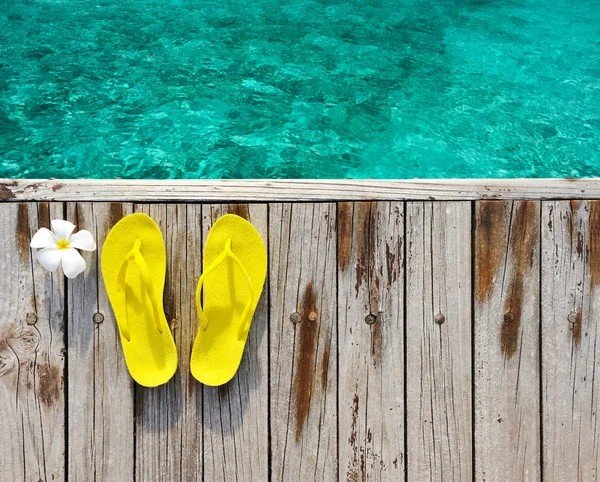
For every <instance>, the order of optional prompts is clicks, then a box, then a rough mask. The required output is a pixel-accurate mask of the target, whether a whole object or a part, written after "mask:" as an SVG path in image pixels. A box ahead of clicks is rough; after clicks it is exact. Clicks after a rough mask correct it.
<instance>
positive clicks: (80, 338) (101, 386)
mask: <svg viewBox="0 0 600 482" xmlns="http://www.w3.org/2000/svg"><path fill="white" fill-rule="evenodd" d="M132 211H133V205H131V204H120V203H112V204H111V203H69V204H68V205H67V218H66V219H68V220H69V221H71V222H72V223H73V224H75V225H76V226H77V228H76V229H87V230H88V231H90V232H91V233H92V235H93V236H94V239H95V240H96V244H97V250H96V251H94V252H87V251H81V255H82V256H83V257H84V259H85V261H86V264H87V269H86V270H85V272H84V273H82V274H81V275H79V276H78V277H77V278H76V279H74V280H71V281H70V282H69V283H68V299H69V304H68V310H67V314H68V334H69V339H68V356H69V358H68V368H69V370H68V376H69V378H68V423H69V426H68V443H67V446H68V462H69V466H68V475H69V479H71V480H90V479H91V478H95V479H96V480H103V481H107V482H108V481H114V482H127V481H132V480H133V475H134V450H133V446H134V439H133V431H134V425H133V416H134V415H133V380H132V379H131V377H130V376H129V372H128V371H127V366H126V365H125V359H124V357H123V350H122V348H121V340H120V338H119V333H118V329H117V324H116V322H115V318H114V314H113V311H112V308H111V307H110V302H109V301H108V296H107V294H106V289H105V288H104V281H103V279H102V273H101V268H100V259H101V256H102V247H103V245H104V240H105V238H106V235H107V234H108V232H109V230H110V229H111V228H112V226H114V225H115V224H116V223H117V222H118V221H119V220H120V219H121V218H122V217H123V216H126V215H127V214H129V213H131V212H132ZM61 217H62V216H61ZM97 313H99V314H101V315H102V316H103V321H102V322H101V323H96V322H94V315H96V314H97ZM96 321H98V319H97V318H96Z"/></svg>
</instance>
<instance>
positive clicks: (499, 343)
mask: <svg viewBox="0 0 600 482" xmlns="http://www.w3.org/2000/svg"><path fill="white" fill-rule="evenodd" d="M475 211H476V213H475V215H476V232H475V292H476V293H477V299H476V300H475V477H476V478H477V479H478V480H479V479H496V478H502V480H532V481H535V480H540V478H541V459H540V453H541V452H540V451H541V445H540V443H541V441H540V403H539V399H540V373H539V364H540V358H539V356H540V353H539V325H540V313H539V296H540V293H539V280H540V279H539V270H540V263H539V261H540V258H539V256H540V253H539V244H540V233H539V225H540V216H539V212H540V203H539V202H535V201H514V202H512V201H478V202H477V203H476V204H475Z"/></svg>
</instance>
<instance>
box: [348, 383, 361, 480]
mask: <svg viewBox="0 0 600 482" xmlns="http://www.w3.org/2000/svg"><path fill="white" fill-rule="evenodd" d="M357 423H358V395H357V394H356V393H355V394H354V398H353V399H352V424H351V425H350V437H349V438H348V444H350V447H352V453H353V460H352V463H351V465H350V467H349V470H348V472H347V473H346V480H347V481H352V482H357V481H358V470H357V469H356V465H357V463H358V446H357V445H356V435H357V429H356V427H357Z"/></svg>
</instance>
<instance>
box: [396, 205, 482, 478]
mask: <svg viewBox="0 0 600 482" xmlns="http://www.w3.org/2000/svg"><path fill="white" fill-rule="evenodd" d="M406 220H407V229H406V243H407V254H406V258H407V261H406V262H407V265H406V297H407V300H406V301H407V305H406V311H407V313H406V330H407V337H406V351H407V359H406V363H407V373H406V377H407V384H406V393H407V409H406V410H407V427H408V431H407V439H408V440H407V446H408V466H407V479H408V480H439V481H445V480H453V481H461V482H462V481H469V480H472V474H473V463H472V461H473V457H472V452H473V449H472V447H473V440H472V423H471V421H472V357H471V203H469V202H449V203H436V202H434V203H431V202H425V203H407V206H406Z"/></svg>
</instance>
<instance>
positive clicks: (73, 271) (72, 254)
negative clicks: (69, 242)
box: [62, 248, 85, 278]
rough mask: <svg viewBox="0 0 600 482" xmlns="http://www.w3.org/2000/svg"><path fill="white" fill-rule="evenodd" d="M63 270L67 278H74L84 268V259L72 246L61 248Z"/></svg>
mask: <svg viewBox="0 0 600 482" xmlns="http://www.w3.org/2000/svg"><path fill="white" fill-rule="evenodd" d="M63 253H64V255H63V262H62V267H63V272H64V273H65V276H66V277H67V278H75V277H76V276H77V275H78V274H79V273H82V272H83V271H84V270H85V260H84V259H83V257H82V256H81V255H80V254H79V253H78V252H77V250H76V249H74V248H69V249H65V250H63Z"/></svg>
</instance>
